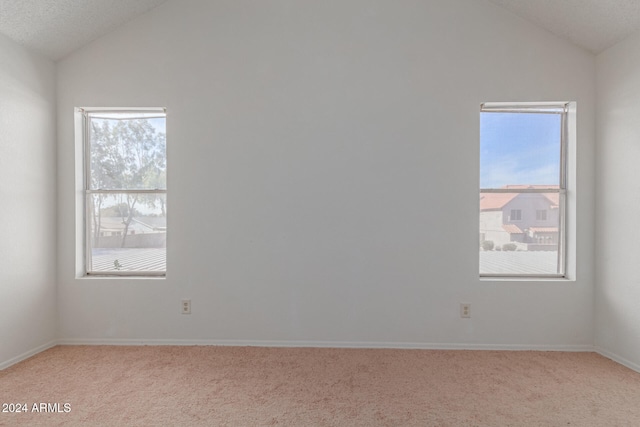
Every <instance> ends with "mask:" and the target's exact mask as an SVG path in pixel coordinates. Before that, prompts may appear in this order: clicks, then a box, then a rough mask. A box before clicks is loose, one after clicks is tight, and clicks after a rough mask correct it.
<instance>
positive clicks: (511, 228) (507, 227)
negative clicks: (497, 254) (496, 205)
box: [502, 224, 524, 234]
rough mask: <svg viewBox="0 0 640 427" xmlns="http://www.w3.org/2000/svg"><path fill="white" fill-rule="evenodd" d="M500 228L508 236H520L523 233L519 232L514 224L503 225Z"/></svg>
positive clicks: (518, 228)
mask: <svg viewBox="0 0 640 427" xmlns="http://www.w3.org/2000/svg"><path fill="white" fill-rule="evenodd" d="M502 228H503V229H504V231H506V232H507V233H509V234H522V233H524V231H522V230H520V227H518V226H517V225H515V224H504V225H503V226H502Z"/></svg>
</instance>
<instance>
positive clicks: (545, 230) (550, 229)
mask: <svg viewBox="0 0 640 427" xmlns="http://www.w3.org/2000/svg"><path fill="white" fill-rule="evenodd" d="M529 230H531V231H532V232H534V233H557V232H558V227H530V228H529Z"/></svg>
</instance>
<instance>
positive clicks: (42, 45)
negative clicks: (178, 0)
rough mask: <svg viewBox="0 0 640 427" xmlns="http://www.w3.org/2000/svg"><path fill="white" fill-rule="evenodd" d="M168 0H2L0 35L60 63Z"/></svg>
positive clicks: (0, 7) (0, 1) (0, 3)
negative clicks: (90, 43)
mask: <svg viewBox="0 0 640 427" xmlns="http://www.w3.org/2000/svg"><path fill="white" fill-rule="evenodd" d="M165 1H167V0H0V33H2V34H4V35H6V36H8V37H9V38H11V39H13V40H15V41H16V42H18V43H20V44H21V45H23V46H26V47H28V48H30V49H32V50H35V51H37V52H40V53H41V54H43V55H45V56H47V57H49V58H51V59H53V60H58V59H61V58H64V57H65V56H67V55H68V54H69V53H71V52H73V51H74V50H76V49H78V48H80V47H82V46H84V45H85V44H87V43H89V42H91V41H93V40H95V39H97V38H98V37H100V36H103V35H105V34H107V33H108V32H109V31H111V30H113V29H114V28H116V27H118V26H120V25H122V24H124V23H125V22H127V21H129V20H131V19H133V18H135V17H136V16H138V15H140V14H142V13H144V12H146V11H148V10H150V9H152V8H153V7H155V6H158V5H159V4H161V3H164V2H165Z"/></svg>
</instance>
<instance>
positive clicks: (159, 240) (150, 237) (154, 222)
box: [92, 216, 167, 248]
mask: <svg viewBox="0 0 640 427" xmlns="http://www.w3.org/2000/svg"><path fill="white" fill-rule="evenodd" d="M125 228H126V226H125V223H124V220H123V219H122V217H119V216H118V217H114V216H103V217H101V218H100V230H99V238H98V239H99V240H98V241H97V242H96V241H95V240H94V241H92V247H94V248H117V247H122V241H123V235H124V231H125ZM93 231H94V230H92V233H93ZM166 233H167V219H166V218H165V217H152V216H147V217H145V216H140V217H136V218H133V219H132V220H131V223H130V224H129V227H128V228H127V237H126V239H124V241H125V246H124V247H129V248H148V247H164V245H165V241H166Z"/></svg>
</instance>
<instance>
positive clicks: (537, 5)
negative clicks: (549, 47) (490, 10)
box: [489, 0, 640, 54]
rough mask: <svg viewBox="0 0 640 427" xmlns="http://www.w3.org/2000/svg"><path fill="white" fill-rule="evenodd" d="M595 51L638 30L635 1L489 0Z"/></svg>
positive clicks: (638, 6) (639, 14)
mask: <svg viewBox="0 0 640 427" xmlns="http://www.w3.org/2000/svg"><path fill="white" fill-rule="evenodd" d="M489 1H491V2H493V3H495V4H498V5H500V6H502V7H504V8H506V9H508V10H510V11H511V12H513V13H515V14H516V15H518V16H520V17H522V18H525V19H527V20H528V21H531V22H533V23H534V24H536V25H538V26H540V27H542V28H545V29H546V30H548V31H551V32H552V33H554V34H556V35H558V36H560V37H563V38H565V39H567V40H570V41H571V42H573V43H575V44H576V45H578V46H581V47H583V48H585V49H587V50H589V51H590V52H592V53H594V54H598V53H600V52H602V51H604V50H605V49H607V48H608V47H611V46H613V45H614V44H616V43H617V42H619V41H621V40H623V39H624V38H626V37H628V36H629V35H631V34H633V33H634V32H636V31H638V30H639V29H640V2H639V1H637V0H605V1H603V0H561V1H558V0H535V1H532V0H489Z"/></svg>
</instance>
